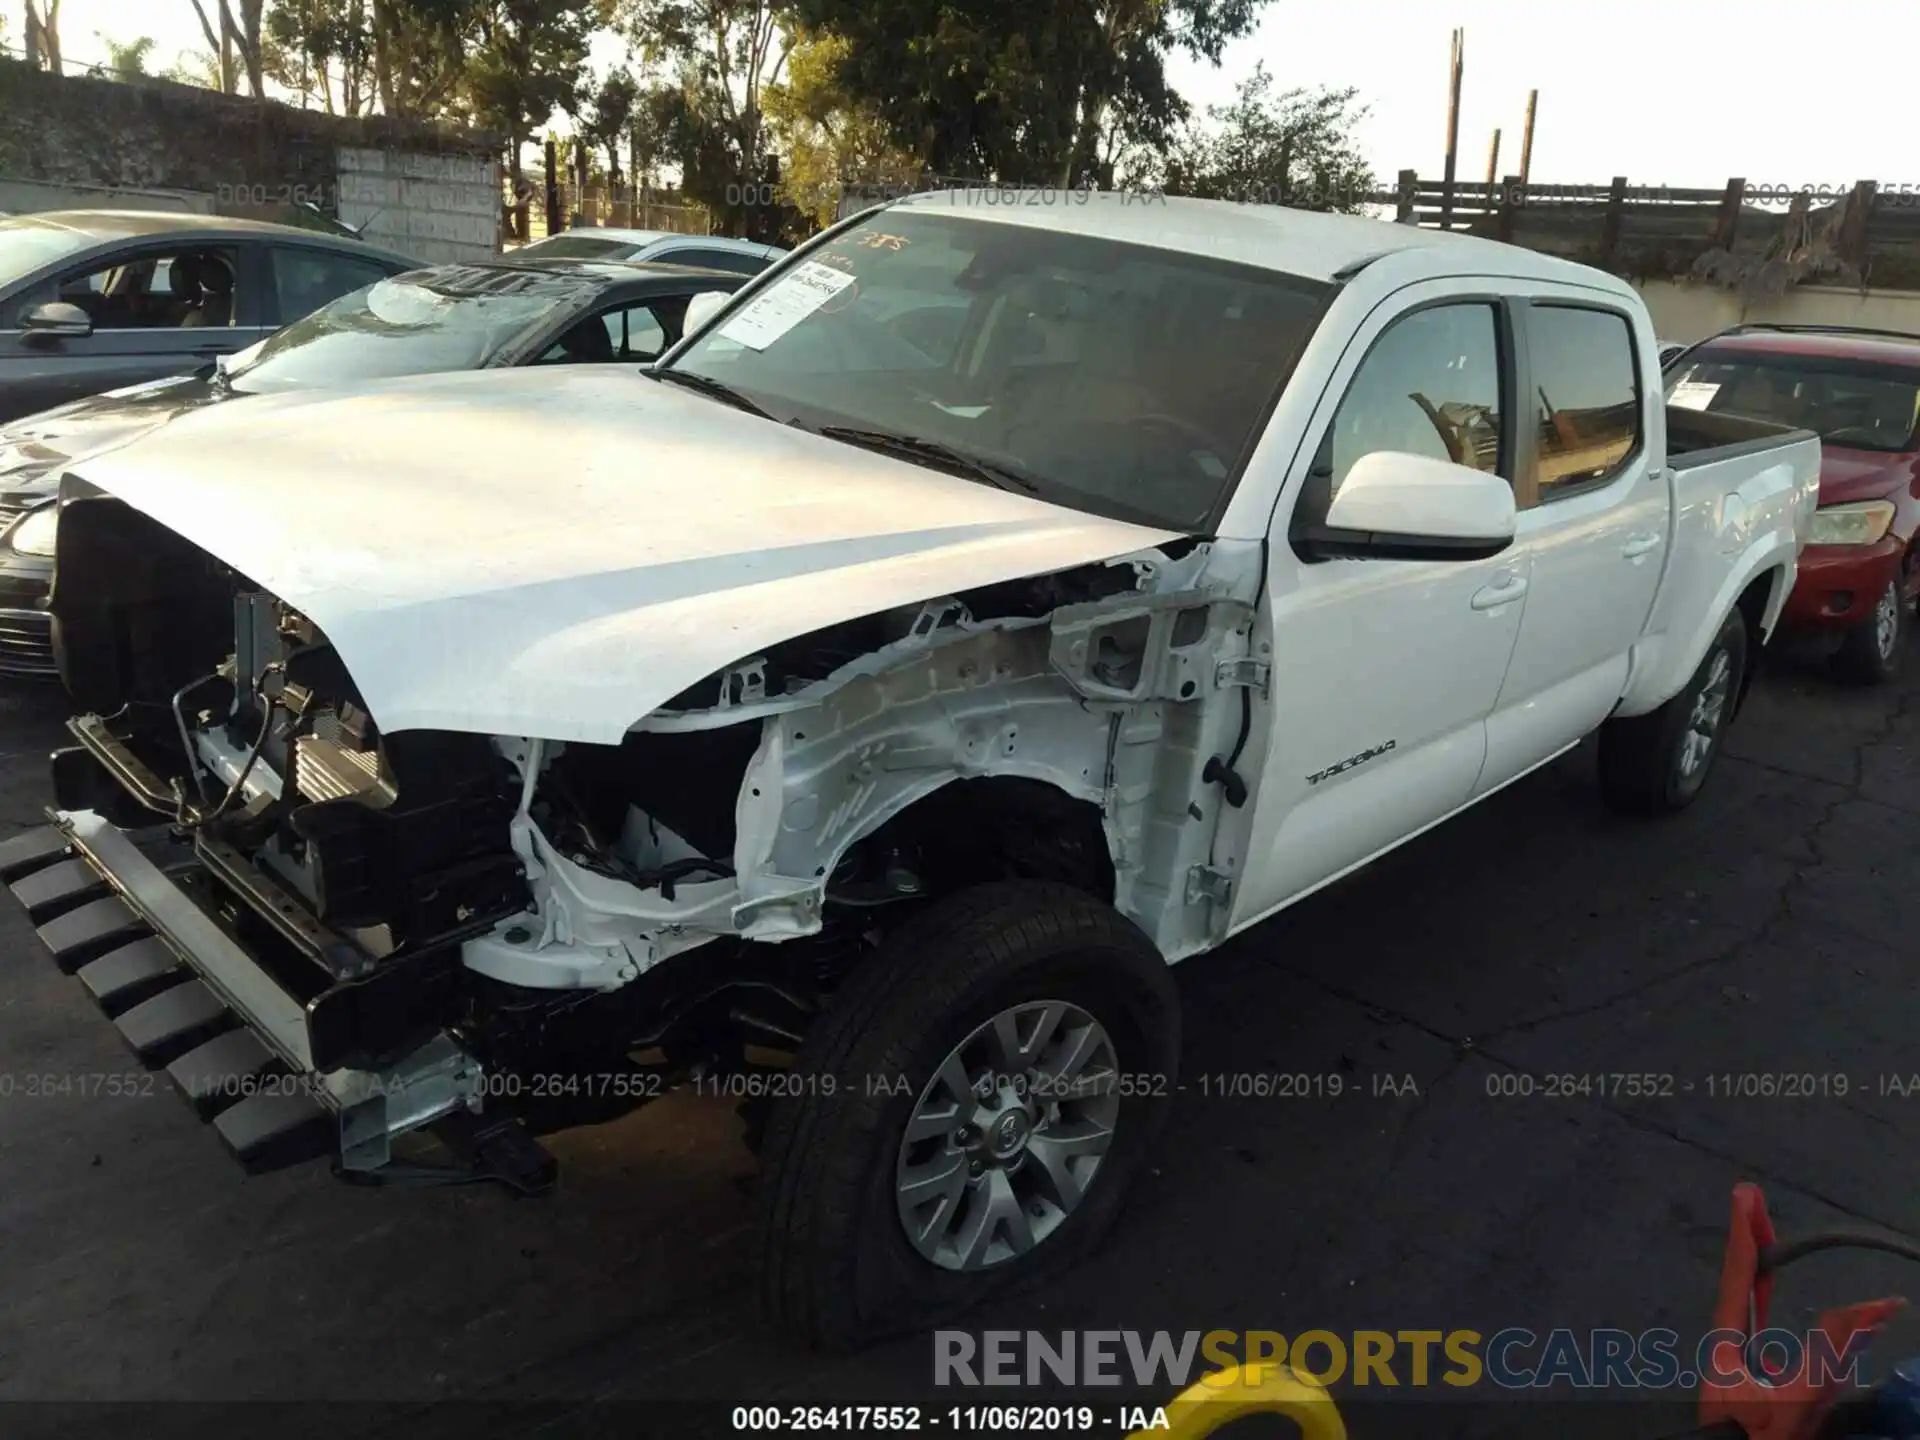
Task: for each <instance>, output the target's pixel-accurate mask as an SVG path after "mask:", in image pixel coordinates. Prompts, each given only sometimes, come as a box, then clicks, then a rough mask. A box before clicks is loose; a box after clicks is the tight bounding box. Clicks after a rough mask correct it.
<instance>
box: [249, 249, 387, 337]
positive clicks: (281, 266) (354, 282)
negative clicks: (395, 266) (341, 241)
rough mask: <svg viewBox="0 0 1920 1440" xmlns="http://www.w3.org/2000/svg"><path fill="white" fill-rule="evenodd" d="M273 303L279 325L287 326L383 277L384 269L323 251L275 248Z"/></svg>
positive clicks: (383, 267)
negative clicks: (330, 301)
mask: <svg viewBox="0 0 1920 1440" xmlns="http://www.w3.org/2000/svg"><path fill="white" fill-rule="evenodd" d="M271 254H272V258H273V289H274V300H275V303H276V304H277V305H278V306H279V309H278V310H277V311H276V313H277V314H278V315H279V317H280V323H281V324H282V325H291V324H292V323H293V322H294V321H296V320H298V319H300V318H301V317H302V316H303V315H309V314H311V313H313V312H314V311H315V310H318V309H319V308H320V307H321V306H322V305H325V304H326V303H327V302H328V301H329V300H337V299H339V298H340V297H341V296H342V295H345V294H346V293H347V292H348V291H351V290H358V289H359V288H360V287H361V286H363V285H371V284H373V283H374V281H376V280H384V279H386V277H387V274H388V271H387V267H386V266H384V265H376V264H375V263H373V262H372V261H371V260H358V259H355V258H354V257H352V256H350V255H336V254H334V253H332V252H331V251H327V250H309V249H307V248H305V247H304V246H303V247H294V246H285V247H282V246H278V245H276V246H275V247H274V248H273V250H272V252H271Z"/></svg>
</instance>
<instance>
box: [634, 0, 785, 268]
mask: <svg viewBox="0 0 1920 1440" xmlns="http://www.w3.org/2000/svg"><path fill="white" fill-rule="evenodd" d="M791 3H792V0H619V8H618V10H617V11H616V15H617V19H618V24H619V28H620V29H621V30H622V31H623V33H625V35H626V36H627V38H628V40H629V41H630V43H632V44H633V45H634V46H635V48H636V49H638V50H639V52H640V54H641V56H642V58H643V59H645V60H647V61H648V62H650V63H654V62H659V61H662V60H667V59H677V60H678V62H679V80H680V84H679V87H678V98H677V100H673V101H667V102H664V103H663V107H662V108H663V118H665V119H667V120H668V121H669V125H668V127H667V128H669V129H671V131H672V132H673V138H674V141H675V142H676V148H677V150H678V152H679V155H680V160H681V168H682V171H683V179H682V182H681V188H682V189H683V190H684V191H685V192H686V193H687V195H688V196H689V197H690V198H692V199H694V200H697V201H699V202H700V203H701V204H703V205H705V206H706V207H707V208H708V209H709V210H710V211H712V212H713V213H714V214H715V215H716V216H718V217H719V218H720V221H721V224H722V225H723V227H724V228H725V229H726V230H728V231H729V232H732V231H735V230H740V229H747V230H759V231H763V232H764V231H770V230H771V229H772V228H773V227H774V221H775V217H774V216H773V215H772V214H771V211H770V207H768V206H766V205H765V204H763V203H762V198H763V196H764V194H765V193H767V192H771V191H772V190H773V189H774V187H775V184H776V176H777V168H776V167H774V166H773V165H772V164H771V163H770V159H769V156H768V153H767V145H766V118H765V115H764V113H763V111H762V108H761V106H762V96H763V93H764V91H765V89H766V87H767V86H769V85H772V84H775V83H776V82H777V81H778V80H779V78H780V71H781V68H782V67H783V66H784V65H785V63H786V58H787V39H788V35H787V32H786V31H785V30H784V29H783V26H782V24H781V19H782V16H783V14H784V13H785V12H786V9H787V7H788V6H789V5H790V4H791Z"/></svg>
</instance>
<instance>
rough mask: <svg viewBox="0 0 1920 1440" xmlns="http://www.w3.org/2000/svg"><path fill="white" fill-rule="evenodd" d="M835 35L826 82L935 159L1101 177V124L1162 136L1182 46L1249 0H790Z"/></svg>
mask: <svg viewBox="0 0 1920 1440" xmlns="http://www.w3.org/2000/svg"><path fill="white" fill-rule="evenodd" d="M792 3H793V4H794V7H795V16H796V18H797V19H798V20H799V22H800V23H802V24H804V25H805V26H807V27H808V28H809V29H810V30H815V31H825V32H827V33H831V34H834V35H838V36H840V37H841V38H842V39H844V40H846V41H847V42H848V46H847V49H846V51H845V52H844V53H843V55H842V57H841V60H840V63H839V65H838V68H837V74H836V77H835V78H836V81H837V83H838V84H839V85H840V86H841V87H842V88H843V89H844V90H845V91H846V92H847V93H848V94H849V95H851V96H853V97H856V98H858V99H862V100H864V101H866V102H868V103H870V104H872V105H874V106H875V107H876V109H877V110H878V112H879V114H880V115H881V117H882V119H883V120H884V121H885V122H886V124H887V127H888V130H889V132H890V134H891V136H892V139H893V141H894V143H895V144H897V145H899V146H900V147H901V148H903V149H907V150H911V151H914V152H915V153H917V154H920V155H923V156H925V157H926V160H927V163H928V165H929V166H930V167H931V168H932V169H934V170H936V171H938V172H941V173H947V174H953V173H965V174H968V175H971V176H975V177H978V178H980V179H984V180H998V181H1002V182H1013V183H1044V184H1055V185H1057V184H1060V183H1062V182H1063V181H1065V182H1068V183H1074V184H1078V183H1084V182H1086V181H1089V180H1094V179H1102V180H1104V178H1105V177H1104V176H1103V175H1101V174H1100V173H1099V171H1100V165H1099V151H1100V143H1101V141H1102V139H1103V138H1105V137H1109V136H1113V135H1118V134H1121V133H1125V134H1127V135H1130V136H1131V137H1133V139H1134V140H1135V142H1136V143H1141V144H1146V145H1149V146H1157V145H1160V144H1163V143H1165V141H1166V139H1167V137H1168V136H1169V135H1170V134H1171V133H1172V132H1173V130H1174V128H1175V127H1176V126H1177V125H1178V124H1180V123H1181V122H1182V121H1184V120H1185V119H1186V118H1187V113H1188V111H1187V106H1186V103H1185V102H1184V101H1183V100H1182V99H1181V97H1180V96H1179V95H1178V94H1177V93H1176V92H1175V91H1174V89H1173V88H1172V86H1171V85H1170V83H1169V82H1168V80H1167V74H1166V61H1167V57H1168V56H1169V55H1171V54H1173V53H1174V52H1175V51H1181V52H1184V53H1186V54H1189V55H1192V56H1194V57H1195V58H1198V59H1202V60H1207V61H1210V62H1212V63H1216V64H1217V63H1218V62H1219V58H1220V54H1221V51H1222V49H1223V48H1224V46H1225V45H1226V43H1227V42H1228V41H1229V40H1232V39H1234V38H1236V37H1238V36H1240V35H1243V34H1245V33H1246V32H1247V31H1248V30H1250V29H1251V28H1252V26H1253V21H1254V16H1255V13H1256V10H1257V8H1258V6H1259V4H1260V3H1261V0H792Z"/></svg>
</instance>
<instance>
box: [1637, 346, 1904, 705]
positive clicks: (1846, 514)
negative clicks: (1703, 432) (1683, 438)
mask: <svg viewBox="0 0 1920 1440" xmlns="http://www.w3.org/2000/svg"><path fill="white" fill-rule="evenodd" d="M1666 383H1667V401H1668V403H1669V404H1670V405H1680V406H1685V407H1686V408H1688V409H1692V410H1700V411H1705V412H1707V413H1709V414H1713V413H1729V414H1737V415H1748V416H1752V417H1753V418H1755V419H1759V420H1772V421H1775V422H1777V423H1779V424H1782V425H1792V426H1795V427H1798V428H1801V429H1806V430H1813V431H1816V432H1818V434H1819V436H1820V442H1821V445H1820V448H1821V462H1820V509H1819V511H1818V512H1817V513H1816V514H1815V516H1814V521H1813V535H1812V538H1811V539H1810V540H1809V542H1808V544H1807V548H1806V549H1805V550H1804V551H1802V552H1801V555H1800V575H1799V579H1798V581H1797V582H1796V583H1795V585H1794V588H1793V594H1792V596H1791V597H1790V598H1789V599H1788V601H1787V608H1786V610H1785V612H1784V613H1783V614H1782V616H1781V620H1782V622H1783V624H1785V625H1788V626H1791V627H1794V628H1796V629H1799V630H1803V631H1816V632H1825V633H1826V634H1828V635H1830V636H1832V637H1834V639H1835V640H1836V642H1837V644H1836V648H1835V650H1834V652H1833V666H1834V670H1835V672H1836V674H1838V675H1839V676H1840V677H1841V678H1842V679H1848V680H1855V681H1860V682H1863V683H1868V684H1874V683H1878V682H1881V681H1884V680H1886V679H1888V678H1890V677H1891V676H1892V674H1893V672H1894V670H1895V668H1896V667H1897V665H1898V663H1899V659H1900V642H1901V640H1902V638H1903V636H1904V633H1905V631H1906V628H1907V624H1908V622H1909V621H1910V620H1911V619H1912V618H1913V616H1914V608H1915V604H1916V602H1917V601H1920V564H1917V563H1916V561H1917V560H1920V546H1916V545H1915V544H1914V539H1915V537H1916V535H1920V335H1908V334H1904V333H1899V332H1891V331H1878V330H1863V329H1858V328H1852V327H1848V326H1813V325H1743V326H1738V327H1736V328H1735V329H1733V330H1730V331H1727V332H1725V333H1723V334H1720V335H1715V336H1713V337H1712V338H1710V339H1708V340H1704V341H1702V342H1700V343H1699V344H1698V345H1695V346H1692V347H1690V348H1688V349H1687V350H1685V351H1683V352H1682V353H1681V354H1680V355H1678V356H1677V357H1675V359H1674V361H1673V362H1672V363H1671V364H1670V365H1669V366H1668V367H1667V370H1666Z"/></svg>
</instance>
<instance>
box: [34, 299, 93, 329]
mask: <svg viewBox="0 0 1920 1440" xmlns="http://www.w3.org/2000/svg"><path fill="white" fill-rule="evenodd" d="M20 328H21V329H22V330H24V331H25V332H26V333H27V334H29V335H57V336H61V337H64V338H78V337H79V336H82V335H91V334H92V333H93V321H92V320H90V319H88V318H87V312H86V311H84V310H82V309H81V308H80V307H79V306H78V305H75V304H73V303H72V302H71V301H67V300H47V301H44V302H42V303H41V304H38V305H34V306H31V307H30V308H29V309H28V310H27V311H26V313H25V314H23V315H22V316H21V317H20Z"/></svg>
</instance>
